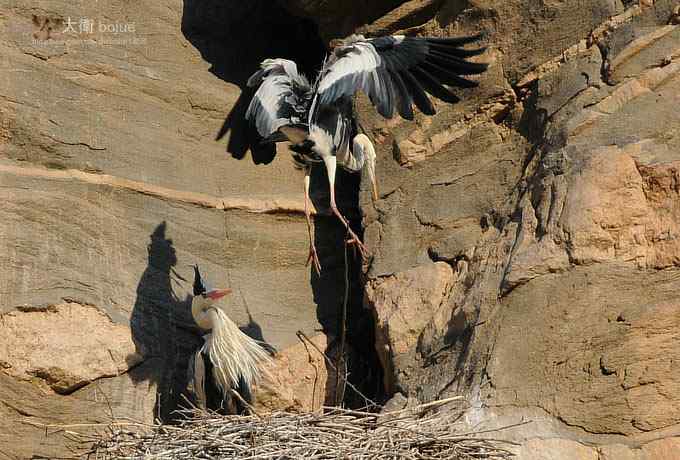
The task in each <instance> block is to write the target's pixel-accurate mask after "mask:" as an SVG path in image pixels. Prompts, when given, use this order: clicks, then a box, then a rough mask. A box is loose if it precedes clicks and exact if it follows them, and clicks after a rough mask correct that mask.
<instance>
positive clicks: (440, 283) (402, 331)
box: [366, 262, 453, 394]
mask: <svg viewBox="0 0 680 460" xmlns="http://www.w3.org/2000/svg"><path fill="white" fill-rule="evenodd" d="M452 279H453V272H452V270H451V267H450V266H449V265H447V264H446V263H443V262H438V263H435V264H429V265H424V266H421V267H417V268H414V269H411V270H409V271H406V272H404V273H399V274H396V275H394V276H393V277H388V278H386V279H381V280H378V281H377V282H375V283H372V284H371V285H370V286H368V287H367V291H366V296H367V300H368V302H369V305H370V306H371V308H372V309H373V311H374V312H375V315H376V328H377V338H376V339H377V340H376V349H377V350H378V354H379V356H380V357H381V361H382V363H383V365H384V366H386V370H387V375H386V379H385V385H386V389H387V391H388V394H391V393H393V392H394V391H395V390H397V389H399V388H402V387H403V386H404V385H406V384H407V382H408V380H410V376H409V373H410V369H409V365H408V363H409V362H410V361H411V360H412V359H413V356H414V354H415V353H416V352H417V344H418V339H419V337H420V335H421V334H422V332H423V330H424V328H425V326H426V325H427V324H428V322H430V321H431V319H432V318H433V316H435V315H436V313H437V311H438V310H439V309H440V308H442V305H443V303H444V301H445V300H446V297H447V295H448V290H449V287H450V284H451V281H452ZM393 369H394V370H393ZM392 379H394V380H392Z"/></svg>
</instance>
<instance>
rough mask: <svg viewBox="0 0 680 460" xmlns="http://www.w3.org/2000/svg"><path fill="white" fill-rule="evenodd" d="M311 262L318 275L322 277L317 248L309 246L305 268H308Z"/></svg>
mask: <svg viewBox="0 0 680 460" xmlns="http://www.w3.org/2000/svg"><path fill="white" fill-rule="evenodd" d="M310 262H311V263H312V265H313V266H314V270H315V271H316V274H317V275H321V263H320V262H319V256H318V255H317V253H316V248H315V247H314V246H311V245H310V246H309V255H308V256H307V262H306V263H305V267H306V266H308V265H309V263H310Z"/></svg>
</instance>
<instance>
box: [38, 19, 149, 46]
mask: <svg viewBox="0 0 680 460" xmlns="http://www.w3.org/2000/svg"><path fill="white" fill-rule="evenodd" d="M136 32H137V25H136V24H135V23H134V22H111V21H103V20H99V19H91V18H87V17H81V18H73V17H71V16H69V17H67V18H66V19H54V18H43V17H38V16H33V41H32V43H33V45H37V46H54V45H83V46H97V45H144V44H146V37H138V36H136V35H135V33H136Z"/></svg>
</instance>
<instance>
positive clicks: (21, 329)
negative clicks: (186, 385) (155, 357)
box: [0, 303, 142, 394]
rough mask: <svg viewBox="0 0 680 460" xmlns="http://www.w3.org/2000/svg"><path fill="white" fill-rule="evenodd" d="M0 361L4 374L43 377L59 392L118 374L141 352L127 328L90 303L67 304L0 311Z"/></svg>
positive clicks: (23, 377) (136, 362)
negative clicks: (1, 314)
mask: <svg viewBox="0 0 680 460" xmlns="http://www.w3.org/2000/svg"><path fill="white" fill-rule="evenodd" d="M0 360H1V361H2V367H3V368H4V372H5V373H7V374H8V375H11V376H12V377H15V378H19V379H21V380H27V381H30V380H34V381H36V380H37V381H38V382H39V381H42V382H41V383H42V384H43V385H45V386H46V387H49V388H51V389H52V390H54V391H56V392H57V393H62V394H63V393H71V392H73V391H74V390H77V389H78V388H80V387H82V386H84V385H86V384H88V383H90V382H92V381H94V380H97V379H100V378H102V377H114V376H117V375H120V374H122V373H124V372H126V371H127V370H128V369H129V368H131V367H133V366H135V365H137V364H138V363H140V362H141V361H142V356H141V355H139V354H137V353H136V350H135V344H134V343H133V341H132V338H131V336H130V329H129V328H128V327H127V326H123V325H120V324H115V323H113V322H112V321H111V320H110V319H109V318H108V317H107V316H106V315H105V314H104V313H102V312H100V311H98V310H97V309H96V308H95V307H93V306H89V305H80V304H77V303H66V304H60V305H55V306H52V307H49V308H46V309H43V310H37V311H35V310H34V311H31V310H27V311H21V310H19V311H15V312H10V313H6V314H4V315H3V316H2V322H0ZM38 382H36V383H38Z"/></svg>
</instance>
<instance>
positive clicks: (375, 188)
mask: <svg viewBox="0 0 680 460" xmlns="http://www.w3.org/2000/svg"><path fill="white" fill-rule="evenodd" d="M371 186H372V187H373V201H378V200H379V199H380V195H378V182H376V180H375V174H371Z"/></svg>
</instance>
